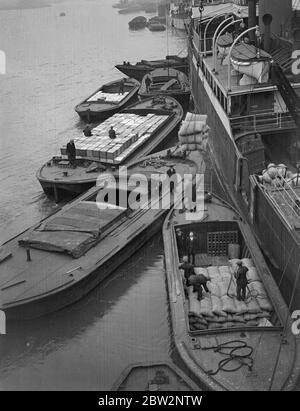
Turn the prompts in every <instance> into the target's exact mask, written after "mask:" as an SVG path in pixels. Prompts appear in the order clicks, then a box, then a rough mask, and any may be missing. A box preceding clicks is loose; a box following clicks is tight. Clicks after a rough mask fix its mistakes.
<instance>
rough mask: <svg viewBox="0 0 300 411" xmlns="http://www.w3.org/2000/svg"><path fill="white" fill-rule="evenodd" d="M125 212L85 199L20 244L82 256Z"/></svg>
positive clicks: (41, 226) (62, 212) (35, 231)
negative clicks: (100, 205)
mask: <svg viewBox="0 0 300 411" xmlns="http://www.w3.org/2000/svg"><path fill="white" fill-rule="evenodd" d="M123 212H124V210H123V209H107V210H100V209H99V208H98V207H97V203H96V202H87V201H82V202H80V203H77V204H75V205H74V206H73V207H70V208H68V209H67V210H65V211H64V210H62V211H61V212H59V213H57V215H56V216H54V217H53V218H50V219H47V220H46V221H45V222H43V223H42V224H41V225H40V226H39V227H37V228H36V229H34V230H33V231H31V232H30V233H29V234H28V236H27V237H24V238H23V239H22V240H20V241H19V244H20V245H22V246H28V247H32V248H38V249H41V250H46V251H56V252H61V253H66V254H69V255H71V256H72V257H74V258H79V257H81V256H82V255H83V254H84V253H86V252H87V251H88V250H89V249H90V248H91V247H93V246H94V245H95V244H96V243H97V242H98V241H99V239H100V235H101V232H102V231H103V230H105V229H107V228H108V227H109V225H111V224H112V223H113V221H115V220H116V219H117V218H118V217H119V216H120V215H121V214H122V213H123Z"/></svg>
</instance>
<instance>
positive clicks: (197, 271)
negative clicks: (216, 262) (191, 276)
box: [194, 267, 209, 278]
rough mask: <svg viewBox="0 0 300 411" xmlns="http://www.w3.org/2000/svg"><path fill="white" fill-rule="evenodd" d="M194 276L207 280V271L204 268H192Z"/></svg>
mask: <svg viewBox="0 0 300 411" xmlns="http://www.w3.org/2000/svg"><path fill="white" fill-rule="evenodd" d="M194 271H195V274H196V275H204V276H205V277H206V278H209V275H208V271H207V269H206V268H204V267H194Z"/></svg>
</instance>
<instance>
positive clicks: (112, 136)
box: [108, 129, 116, 140]
mask: <svg viewBox="0 0 300 411" xmlns="http://www.w3.org/2000/svg"><path fill="white" fill-rule="evenodd" d="M108 135H109V137H110V138H111V139H112V140H113V139H114V138H116V132H115V130H114V129H110V130H109V132H108Z"/></svg>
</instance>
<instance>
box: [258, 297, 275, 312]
mask: <svg viewBox="0 0 300 411" xmlns="http://www.w3.org/2000/svg"><path fill="white" fill-rule="evenodd" d="M257 302H258V305H259V306H260V308H261V310H263V311H269V312H272V311H273V307H272V304H271V302H270V300H269V299H268V298H267V297H266V298H261V297H257Z"/></svg>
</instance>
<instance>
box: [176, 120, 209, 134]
mask: <svg viewBox="0 0 300 411" xmlns="http://www.w3.org/2000/svg"><path fill="white" fill-rule="evenodd" d="M202 132H207V125H206V124H205V123H204V122H203V121H183V122H182V124H181V127H180V130H179V133H178V135H179V136H190V135H193V134H197V133H202Z"/></svg>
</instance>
